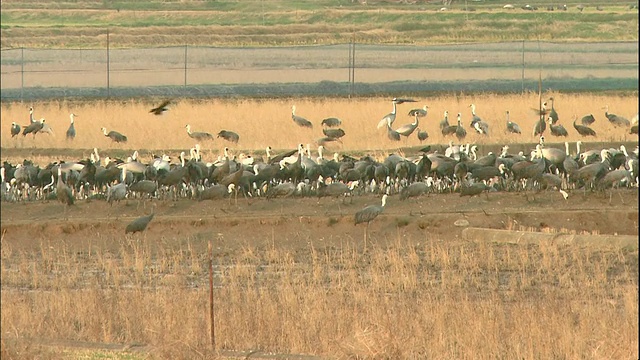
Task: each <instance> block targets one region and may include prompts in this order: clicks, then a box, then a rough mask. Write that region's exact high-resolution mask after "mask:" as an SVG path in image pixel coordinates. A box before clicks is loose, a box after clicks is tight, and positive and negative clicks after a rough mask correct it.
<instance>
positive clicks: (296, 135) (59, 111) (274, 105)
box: [0, 93, 638, 161]
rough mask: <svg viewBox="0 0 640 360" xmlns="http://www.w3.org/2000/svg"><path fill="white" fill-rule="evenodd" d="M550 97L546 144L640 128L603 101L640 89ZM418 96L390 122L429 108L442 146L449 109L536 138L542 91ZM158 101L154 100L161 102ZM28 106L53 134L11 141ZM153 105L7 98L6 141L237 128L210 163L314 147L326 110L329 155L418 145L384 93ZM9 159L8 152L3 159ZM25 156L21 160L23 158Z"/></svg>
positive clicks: (101, 139)
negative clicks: (590, 132) (70, 132)
mask: <svg viewBox="0 0 640 360" xmlns="http://www.w3.org/2000/svg"><path fill="white" fill-rule="evenodd" d="M550 96H553V97H554V98H555V108H556V110H557V112H558V114H559V117H560V124H562V125H563V126H564V127H565V128H566V129H567V130H568V132H569V136H568V137H567V138H566V139H557V138H554V137H553V136H551V135H549V134H547V141H548V142H559V141H565V140H566V141H569V142H572V143H573V142H575V141H577V140H582V141H583V142H585V143H587V142H604V141H607V142H610V141H632V140H634V139H635V138H636V137H635V135H629V134H628V129H623V128H615V127H614V126H612V125H611V124H610V123H609V122H608V121H607V119H606V118H605V116H604V112H605V110H604V109H603V107H604V106H605V105H609V109H610V111H611V112H612V113H615V114H617V115H620V116H624V117H626V118H627V119H631V118H632V117H633V116H634V115H636V114H637V113H638V96H637V94H630V95H627V94H624V95H617V94H603V95H599V94H561V93H545V94H544V98H545V99H546V98H549V97H550ZM417 100H418V102H416V103H405V104H401V105H398V109H397V117H396V121H395V123H394V124H393V127H395V128H397V127H399V126H401V125H404V124H408V123H411V122H412V121H413V118H412V117H411V116H409V115H408V112H409V110H410V109H412V108H418V107H422V106H423V105H425V104H426V105H428V106H429V113H428V115H427V117H426V118H421V119H420V125H419V127H420V128H421V129H423V130H426V131H427V132H428V133H429V139H427V141H425V144H446V143H448V142H449V141H450V140H453V141H454V143H457V142H458V141H457V139H455V138H444V137H443V136H442V134H441V133H440V130H439V125H438V124H439V123H440V121H441V120H442V119H443V113H444V111H445V110H448V111H449V122H450V123H451V124H455V122H456V114H457V113H458V112H460V113H461V114H462V123H463V125H464V126H465V127H466V128H467V133H468V135H467V138H466V139H465V142H469V143H475V144H481V145H482V144H500V145H502V144H515V143H522V142H525V143H528V142H537V139H536V138H534V137H533V136H532V129H533V126H534V123H535V122H536V121H537V116H536V115H535V113H534V110H533V108H537V107H538V95H537V94H524V95H520V94H511V95H492V94H479V95H460V96H456V97H452V96H444V95H443V96H437V97H433V98H426V99H419V98H417ZM160 101H161V99H158V102H160ZM472 103H474V104H476V106H477V110H476V112H477V114H478V115H479V116H480V117H481V118H482V119H484V120H485V121H486V122H487V123H488V124H489V125H490V136H488V137H484V136H481V135H479V134H475V133H474V131H473V130H472V129H471V128H470V127H469V123H470V120H471V109H470V108H469V105H470V104H472ZM294 104H295V105H296V107H297V110H296V114H297V115H300V116H303V117H305V118H307V119H308V120H310V121H311V122H312V123H313V125H314V127H313V129H308V128H301V127H299V126H297V125H296V124H295V123H294V122H293V121H292V119H291V106H292V105H294ZM29 106H33V107H34V114H35V117H36V118H38V119H40V118H45V119H46V122H47V123H48V124H50V126H51V127H52V128H53V130H54V132H55V135H53V136H49V135H48V134H38V135H36V137H35V139H34V138H33V137H32V136H31V135H29V136H26V137H24V136H22V135H19V136H17V137H16V138H13V139H12V138H11V134H10V132H9V128H10V126H11V122H14V121H15V122H17V123H18V124H21V125H26V124H28V122H29V120H28V119H29V110H28V109H29ZM153 106H154V103H151V102H149V100H148V99H145V100H139V99H130V100H126V101H107V100H104V101H96V102H70V101H53V102H44V103H33V104H30V103H2V105H1V112H0V115H1V122H2V123H1V125H2V127H1V128H2V129H3V131H2V135H1V141H2V148H3V149H10V148H24V149H29V148H49V149H60V150H62V149H70V150H83V149H84V150H87V151H86V154H84V156H88V155H89V151H90V150H91V149H93V148H94V147H96V148H98V149H99V150H103V151H107V152H108V151H110V150H113V151H115V150H126V152H131V153H132V152H133V151H134V150H139V151H140V152H141V153H145V154H146V152H145V151H146V150H149V151H154V152H162V151H167V152H173V151H185V152H187V155H188V149H189V148H192V147H193V146H194V144H195V143H196V142H197V141H195V140H194V139H192V138H190V137H189V136H188V135H187V132H186V129H185V125H186V124H190V125H191V129H192V131H194V132H195V131H205V132H209V133H211V134H213V135H214V136H215V135H216V134H217V133H218V131H220V130H223V129H225V130H232V131H235V132H237V133H238V134H239V135H240V141H239V142H238V144H237V145H236V144H232V143H228V142H226V141H224V140H222V139H215V140H214V141H210V142H203V143H201V146H202V149H203V150H204V151H205V160H208V161H212V160H213V159H214V158H215V157H217V156H218V155H219V154H220V153H221V152H222V149H223V148H224V147H229V148H230V149H231V150H232V151H233V152H234V153H236V154H239V153H240V152H246V153H254V152H258V153H262V154H263V153H264V149H265V148H266V147H267V146H271V147H272V148H273V149H290V148H291V149H293V148H295V147H296V146H297V144H299V143H302V144H310V145H311V147H312V149H314V150H315V149H316V148H317V145H316V141H317V140H318V139H319V138H321V137H323V136H324V135H323V134H322V126H321V124H320V122H321V121H322V119H324V118H326V117H338V118H340V119H342V121H343V125H342V129H343V130H344V131H345V132H346V136H345V137H344V138H343V142H342V143H337V142H334V143H330V144H329V145H327V149H328V152H327V155H328V156H331V153H332V152H334V151H335V152H353V151H355V152H372V151H384V152H386V151H393V150H397V149H398V148H399V147H409V146H419V145H420V142H419V141H418V139H417V137H416V135H415V134H413V135H412V136H411V137H409V138H408V139H404V138H403V139H402V141H400V142H392V141H391V140H389V139H388V138H387V134H386V130H385V129H384V128H383V129H377V124H378V121H379V120H380V119H381V118H382V117H383V116H384V115H385V114H387V113H389V112H391V110H392V104H391V101H390V99H387V98H364V99H363V98H356V99H279V100H252V99H242V100H220V99H211V100H179V101H176V103H175V104H174V105H172V106H171V109H170V111H169V112H167V113H165V114H164V115H162V116H154V115H152V114H149V109H151V108H152V107H153ZM506 110H509V111H510V113H511V121H514V122H516V123H518V124H519V125H520V127H521V128H522V130H523V134H521V135H513V134H507V133H506V115H505V111H506ZM71 112H73V113H75V114H76V115H77V118H76V122H75V128H76V131H77V136H76V138H75V140H73V141H72V142H69V141H67V140H66V139H65V132H66V130H67V128H68V127H69V121H70V120H69V114H70V113H71ZM589 113H592V114H593V115H594V116H595V118H596V122H595V123H594V124H593V125H592V127H593V129H594V130H595V131H596V132H597V134H598V136H597V137H595V138H586V139H585V138H582V137H581V136H580V135H579V134H578V133H577V132H576V131H575V130H574V129H573V126H572V118H573V117H574V116H578V117H582V116H583V115H586V114H589ZM102 127H106V128H107V130H108V131H110V130H116V131H119V132H121V133H123V134H124V135H126V136H127V137H128V142H127V143H126V144H115V143H112V141H111V140H110V139H109V138H107V137H105V136H104V135H103V134H102V132H101V131H100V129H101V128H102ZM3 160H6V158H5V157H4V156H3ZM20 160H21V159H20Z"/></svg>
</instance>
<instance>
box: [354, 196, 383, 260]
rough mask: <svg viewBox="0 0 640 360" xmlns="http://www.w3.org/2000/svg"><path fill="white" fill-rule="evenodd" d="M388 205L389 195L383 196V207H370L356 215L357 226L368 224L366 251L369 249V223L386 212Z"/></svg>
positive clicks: (365, 236)
mask: <svg viewBox="0 0 640 360" xmlns="http://www.w3.org/2000/svg"><path fill="white" fill-rule="evenodd" d="M386 204H387V194H384V195H382V205H369V206H367V207H365V208H364V209H362V210H360V211H358V212H357V213H356V215H355V225H358V224H361V223H365V222H366V223H367V227H366V228H365V229H364V249H365V251H366V249H367V233H368V231H369V223H370V222H371V221H373V219H375V218H377V217H378V215H380V214H381V213H382V212H383V211H384V207H385V205H386Z"/></svg>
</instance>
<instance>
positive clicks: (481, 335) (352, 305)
mask: <svg viewBox="0 0 640 360" xmlns="http://www.w3.org/2000/svg"><path fill="white" fill-rule="evenodd" d="M62 229H64V228H62ZM63 231H65V232H66V233H69V234H70V235H69V236H70V237H71V239H75V240H69V241H57V240H55V241H54V240H48V239H46V238H44V237H40V238H38V239H33V240H31V241H28V240H26V241H22V242H16V241H12V240H11V239H4V238H3V240H2V263H1V267H2V286H3V291H2V329H3V337H2V339H3V346H2V349H3V350H2V358H3V359H5V358H8V359H19V358H77V356H78V354H79V352H78V351H77V350H76V351H75V352H73V351H72V352H71V355H67V356H63V355H64V353H61V352H56V351H53V350H47V349H43V348H41V347H39V346H37V344H38V343H39V342H44V341H45V340H46V339H66V342H65V343H64V344H66V346H67V348H73V347H74V344H76V346H77V347H81V345H78V344H87V343H88V344H129V346H134V347H135V345H136V344H137V345H140V346H143V349H142V350H141V351H140V352H137V351H134V352H127V351H126V350H125V352H124V353H120V352H119V353H120V357H117V358H126V359H148V358H159V359H168V358H172V359H196V358H227V357H225V356H223V355H221V354H223V353H225V351H229V350H241V349H260V350H262V351H263V352H267V353H285V354H287V353H289V354H314V355H316V356H319V358H337V359H390V358H393V359H410V358H424V359H454V358H455V359H496V358H507V359H522V358H524V359H552V358H565V359H618V360H619V359H636V358H637V357H638V337H637V334H638V322H637V319H638V287H637V276H638V274H637V270H638V253H637V250H635V251H629V250H628V249H619V248H608V247H604V248H602V247H590V246H576V245H559V244H556V243H551V242H546V241H542V242H540V243H537V244H535V245H534V244H531V245H526V244H520V245H515V244H497V243H490V242H486V241H483V240H480V241H460V240H451V241H442V240H441V239H438V238H435V237H433V236H430V235H429V234H428V231H425V232H423V235H422V236H409V237H407V236H406V235H407V234H406V233H405V232H404V230H402V229H398V230H397V236H395V237H394V236H391V237H389V238H386V237H385V238H381V239H378V241H379V244H376V245H373V247H371V248H370V249H369V250H368V251H366V252H362V250H361V244H357V241H355V242H354V239H351V240H349V239H343V240H342V245H341V246H340V247H337V248H334V247H322V245H321V242H322V241H321V240H320V239H319V238H317V237H315V235H314V236H313V237H311V238H305V236H300V234H297V235H296V234H293V233H287V234H284V235H280V234H278V233H276V235H275V237H273V235H272V234H259V235H257V236H256V237H255V238H253V239H251V240H249V239H246V240H241V239H237V240H233V241H237V242H238V244H237V245H236V246H229V245H221V246H222V247H223V249H224V250H220V248H219V247H217V246H218V245H219V244H220V243H221V242H222V243H224V241H222V239H221V236H222V235H220V234H219V235H218V238H217V240H216V237H215V236H213V242H214V246H216V247H214V248H215V249H217V250H214V256H215V259H214V264H215V268H214V270H215V274H216V275H215V279H216V280H215V284H216V285H215V287H216V290H215V309H216V313H215V321H216V344H217V345H216V352H212V351H211V350H210V349H211V348H210V343H209V321H208V319H209V318H208V312H207V311H208V310H207V309H208V298H209V297H208V290H207V289H208V275H207V274H208V270H207V269H208V265H207V264H208V260H207V255H206V254H207V245H206V241H203V240H202V239H198V237H195V236H187V235H185V234H184V233H183V235H177V236H173V235H167V236H166V237H165V236H162V237H161V238H158V239H155V236H153V237H152V236H149V237H148V236H146V235H144V236H137V237H136V236H134V237H126V238H125V237H123V236H122V235H119V234H116V231H115V230H113V229H111V228H109V227H107V226H101V227H100V230H99V232H98V233H97V234H95V235H93V236H90V237H87V238H85V239H83V240H78V236H76V235H78V233H75V234H74V230H72V229H71V227H67V228H66V230H63ZM78 231H79V233H82V232H83V231H86V230H81V229H80V230H78ZM3 237H4V236H3ZM290 237H293V238H290ZM291 241H298V242H300V243H301V244H305V245H299V246H293V247H292V246H291V243H290V242H291ZM225 244H226V243H225ZM307 244H308V245H307ZM314 244H315V245H314ZM98 346H99V345H98ZM63 348H65V347H64V346H63ZM105 352H106V350H105ZM67 354H68V353H67ZM92 354H93V357H91V356H90V357H87V358H98V357H97V356H98V355H96V354H101V355H100V357H99V358H105V356H106V355H105V354H103V353H101V352H100V351H97V350H93V351H92ZM112 356H115V355H112ZM109 358H113V357H109ZM309 359H317V357H309Z"/></svg>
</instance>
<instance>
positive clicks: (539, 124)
mask: <svg viewBox="0 0 640 360" xmlns="http://www.w3.org/2000/svg"><path fill="white" fill-rule="evenodd" d="M545 130H547V123H546V122H545V121H544V114H540V119H539V120H538V121H536V123H535V125H533V136H540V135H543V134H544V131H545Z"/></svg>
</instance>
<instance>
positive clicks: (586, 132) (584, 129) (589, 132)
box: [573, 116, 596, 136]
mask: <svg viewBox="0 0 640 360" xmlns="http://www.w3.org/2000/svg"><path fill="white" fill-rule="evenodd" d="M576 121H578V117H577V116H576V117H574V119H573V128H574V129H576V131H577V132H578V134H580V135H582V136H596V132H595V131H594V130H593V129H592V128H590V127H588V126H586V125H580V124H576Z"/></svg>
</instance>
